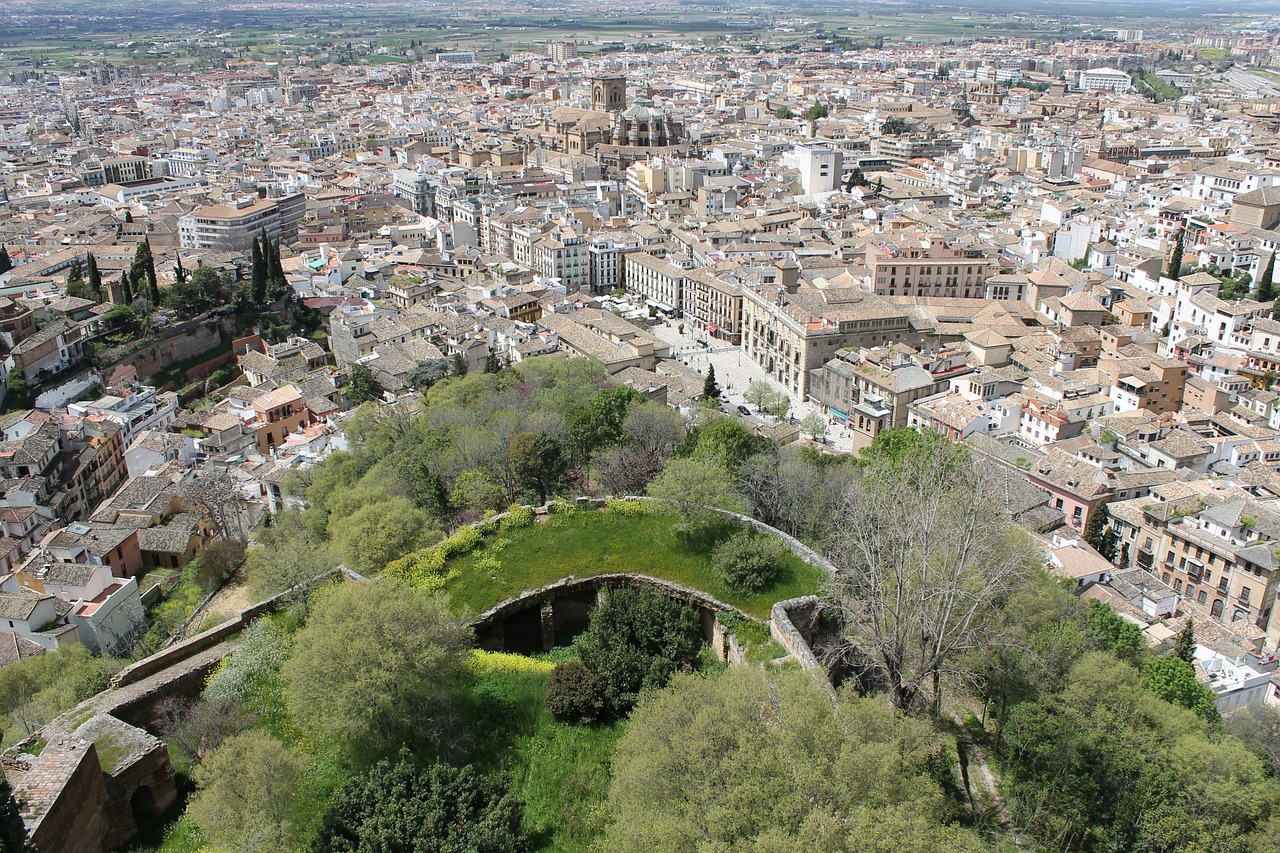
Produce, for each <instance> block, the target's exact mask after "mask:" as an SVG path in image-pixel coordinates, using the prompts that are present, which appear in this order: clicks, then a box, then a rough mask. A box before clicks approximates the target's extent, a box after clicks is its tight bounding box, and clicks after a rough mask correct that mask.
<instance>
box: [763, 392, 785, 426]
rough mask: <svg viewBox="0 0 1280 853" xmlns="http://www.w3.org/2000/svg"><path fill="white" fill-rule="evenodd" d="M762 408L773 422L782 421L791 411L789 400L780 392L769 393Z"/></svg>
mask: <svg viewBox="0 0 1280 853" xmlns="http://www.w3.org/2000/svg"><path fill="white" fill-rule="evenodd" d="M762 408H763V409H764V410H765V411H766V412H768V413H769V415H770V416H772V417H773V418H774V419H775V420H782V419H783V418H785V417H786V416H787V412H789V411H791V398H790V397H788V396H787V395H786V394H784V393H783V392H781V391H771V392H770V393H769V397H768V399H766V400H765V401H764V406H763V407H762Z"/></svg>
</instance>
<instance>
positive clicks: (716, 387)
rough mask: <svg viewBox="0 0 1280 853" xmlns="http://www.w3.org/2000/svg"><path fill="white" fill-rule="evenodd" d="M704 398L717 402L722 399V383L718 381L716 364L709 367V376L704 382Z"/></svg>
mask: <svg viewBox="0 0 1280 853" xmlns="http://www.w3.org/2000/svg"><path fill="white" fill-rule="evenodd" d="M702 399H703V400H707V401H710V402H716V401H718V400H719V399H720V383H718V382H716V366H715V365H714V364H712V365H709V366H708V367H707V378H706V379H705V380H704V381H703V383H702Z"/></svg>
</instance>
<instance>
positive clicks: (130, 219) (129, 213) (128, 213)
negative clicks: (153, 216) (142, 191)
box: [124, 210, 133, 222]
mask: <svg viewBox="0 0 1280 853" xmlns="http://www.w3.org/2000/svg"><path fill="white" fill-rule="evenodd" d="M124 221H125V222H133V211H132V210H126V211H125V212H124Z"/></svg>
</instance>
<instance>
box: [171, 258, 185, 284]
mask: <svg viewBox="0 0 1280 853" xmlns="http://www.w3.org/2000/svg"><path fill="white" fill-rule="evenodd" d="M173 280H174V281H176V282H177V283H178V284H185V283H186V281H187V270H186V268H185V267H183V266H182V255H178V264H177V266H175V267H174V268H173Z"/></svg>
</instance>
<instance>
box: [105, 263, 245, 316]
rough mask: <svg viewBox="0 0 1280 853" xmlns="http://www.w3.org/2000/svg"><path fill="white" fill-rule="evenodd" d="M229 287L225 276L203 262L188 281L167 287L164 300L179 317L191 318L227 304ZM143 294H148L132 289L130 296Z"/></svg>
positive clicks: (166, 305)
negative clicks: (133, 291)
mask: <svg viewBox="0 0 1280 853" xmlns="http://www.w3.org/2000/svg"><path fill="white" fill-rule="evenodd" d="M135 282H137V280H136V279H135ZM144 283H145V282H144ZM229 289H230V282H229V280H228V279H227V278H226V277H225V276H222V275H219V274H218V271H217V270H215V269H214V268H213V267H210V266H206V265H204V264H201V265H200V266H198V267H196V269H195V271H194V272H192V273H191V278H190V279H188V280H187V281H185V282H181V283H179V282H174V283H173V284H171V285H170V286H169V287H166V288H165V291H164V294H163V301H164V305H165V307H167V308H172V309H173V310H174V311H176V312H177V313H178V316H179V317H181V318H182V319H184V320H190V319H192V318H193V317H197V316H199V315H200V314H203V313H204V312H206V311H209V310H211V309H213V308H216V307H218V306H219V305H225V304H226V302H227V294H228V292H229ZM143 295H147V294H146V293H145V292H143V293H136V294H135V293H132V289H131V291H130V294H129V298H130V301H132V298H133V296H143ZM148 298H150V297H148ZM153 304H155V303H153Z"/></svg>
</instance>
